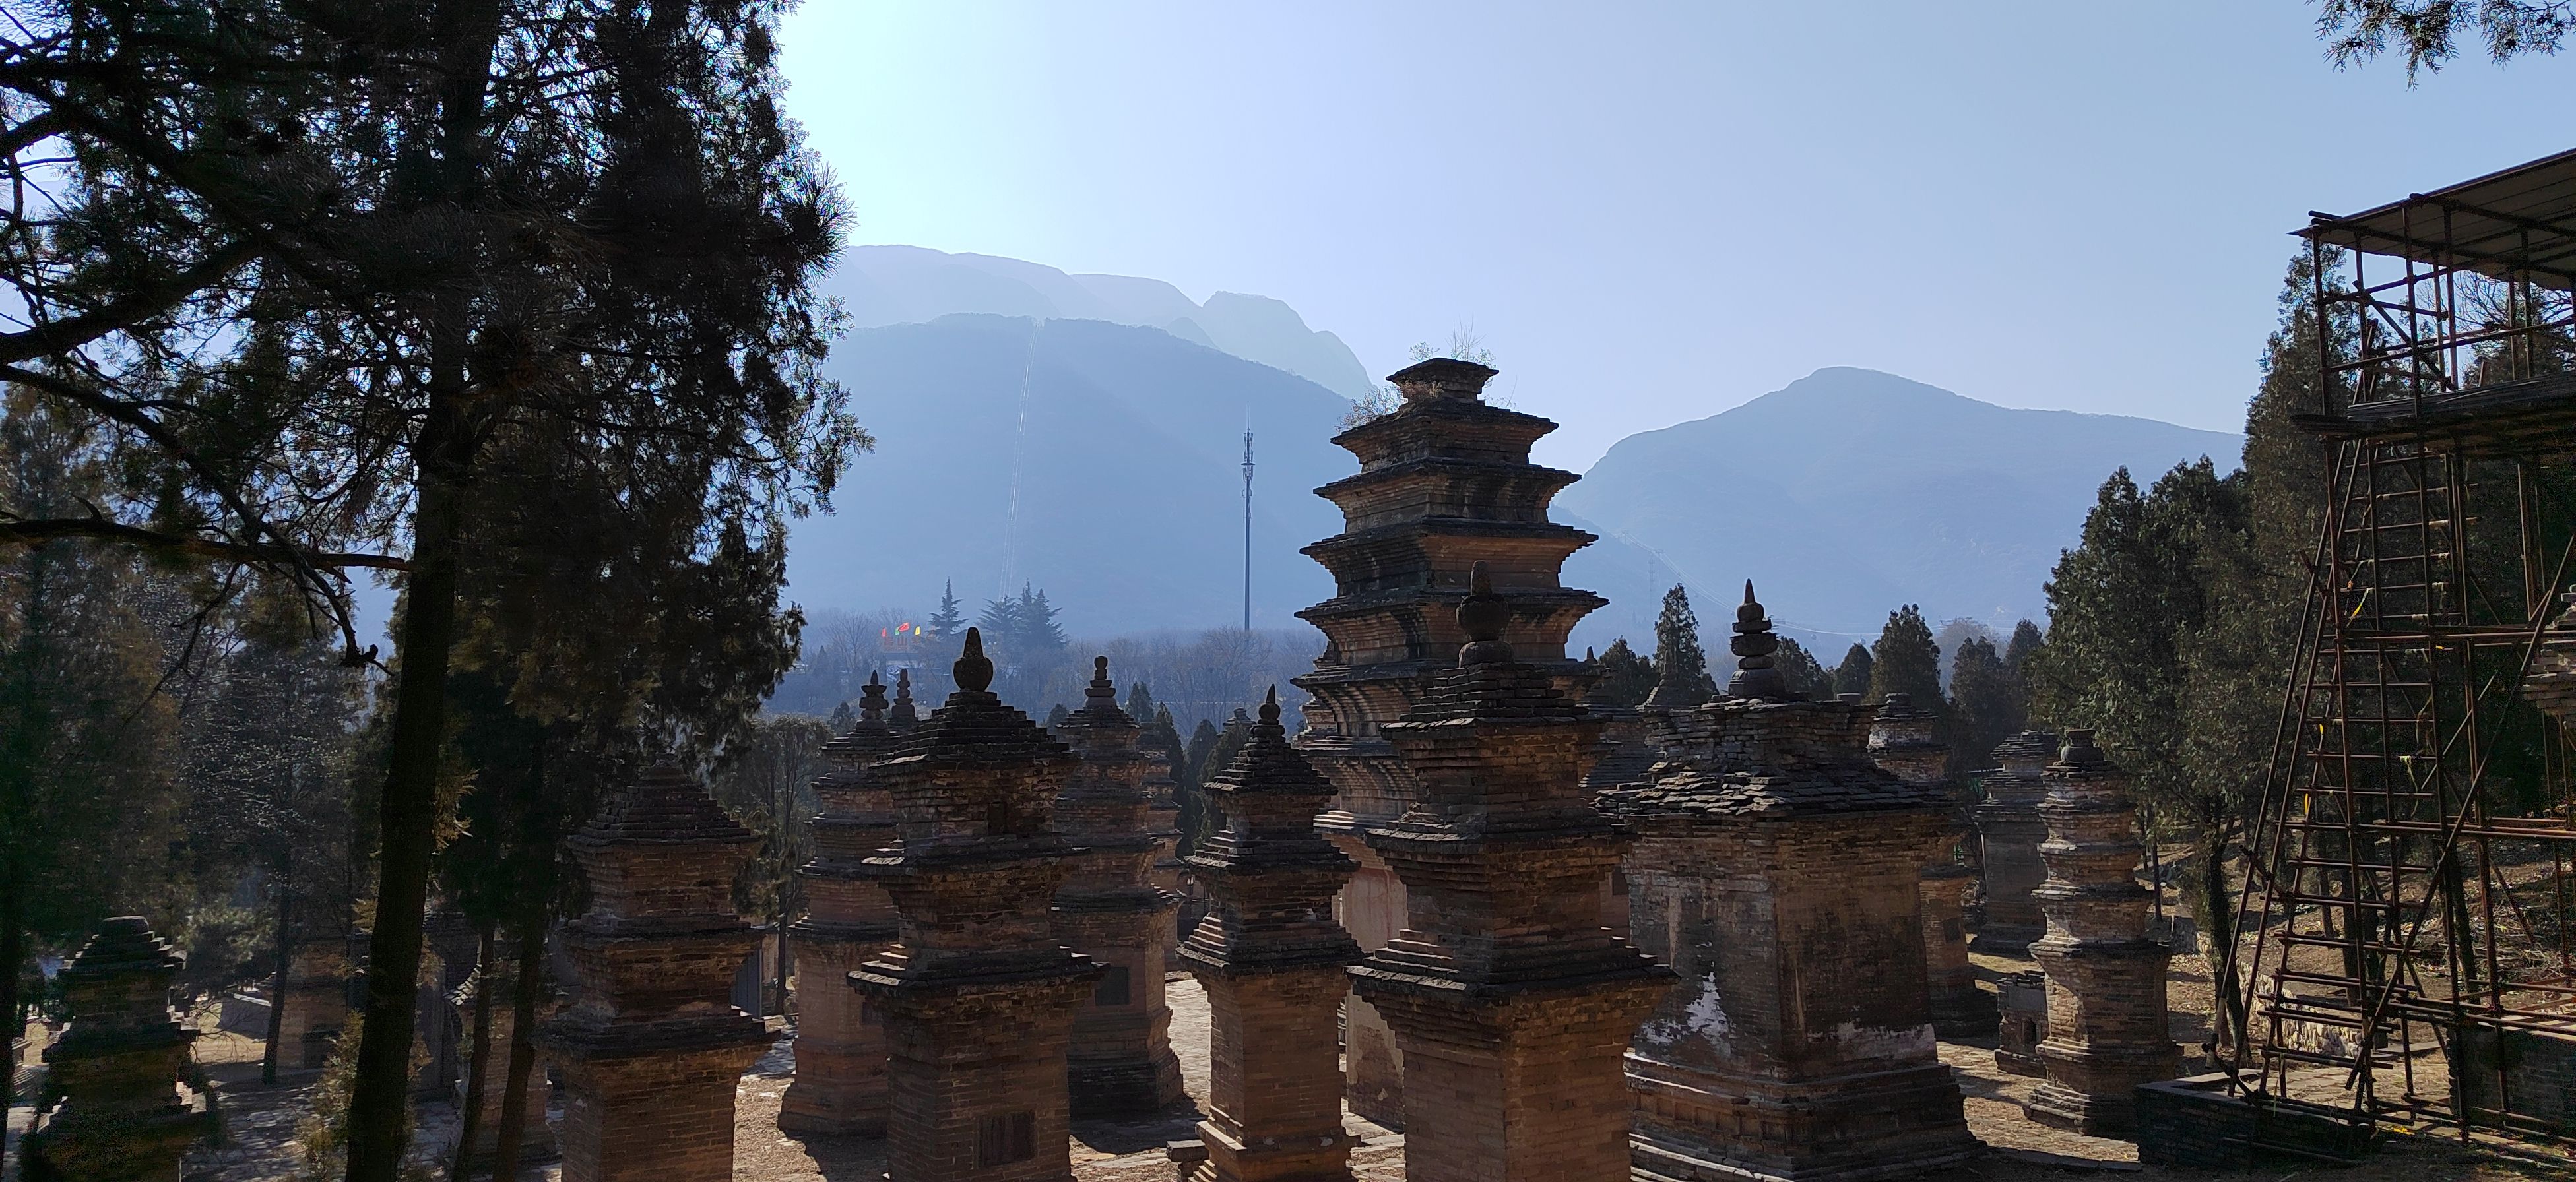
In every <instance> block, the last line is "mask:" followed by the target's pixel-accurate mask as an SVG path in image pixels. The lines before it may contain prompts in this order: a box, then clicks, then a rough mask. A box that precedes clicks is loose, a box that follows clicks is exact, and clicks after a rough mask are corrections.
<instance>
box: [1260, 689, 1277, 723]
mask: <svg viewBox="0 0 2576 1182" xmlns="http://www.w3.org/2000/svg"><path fill="white" fill-rule="evenodd" d="M1261 725H1263V726H1277V725H1279V683H1278V682H1275V681H1274V682H1272V683H1270V692H1268V693H1266V694H1263V695H1262V696H1261Z"/></svg>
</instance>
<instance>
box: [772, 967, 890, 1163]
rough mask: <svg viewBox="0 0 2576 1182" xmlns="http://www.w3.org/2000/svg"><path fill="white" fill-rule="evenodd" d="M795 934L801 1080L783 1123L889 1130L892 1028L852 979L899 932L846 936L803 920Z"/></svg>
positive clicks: (847, 1131)
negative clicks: (888, 1032) (889, 1038)
mask: <svg viewBox="0 0 2576 1182" xmlns="http://www.w3.org/2000/svg"><path fill="white" fill-rule="evenodd" d="M793 938H794V940H795V944H796V975H797V978H798V987H797V990H796V1004H797V1010H798V1012H797V1016H796V1078H795V1080H793V1081H792V1082H790V1083H789V1084H788V1085H787V1094H786V1095H785V1096H783V1097H781V1098H780V1100H779V1108H778V1127H779V1128H781V1129H785V1130H787V1131H788V1132H791V1133H819V1134H824V1135H827V1136H844V1137H882V1136H885V1131H886V1103H887V1095H886V1043H885V1027H884V1025H883V1023H882V1022H881V1021H879V1020H878V1019H877V1018H876V1016H875V1015H873V1014H870V1013H868V1012H867V1006H866V1001H865V999H864V998H861V997H860V996H859V995H858V993H856V992H855V991H853V990H852V989H851V988H850V987H849V980H850V974H851V973H852V972H853V971H855V970H856V969H857V968H858V967H859V966H860V965H861V964H863V963H865V962H866V961H867V959H868V958H869V957H872V956H875V955H877V954H878V953H879V952H881V951H883V950H884V948H885V947H886V945H887V944H889V943H892V942H893V933H892V932H891V931H886V932H875V931H870V932H867V933H864V934H859V935H839V934H831V933H826V932H824V931H822V930H819V929H817V928H814V927H812V926H810V925H807V924H799V925H797V927H796V928H795V931H794V937H793Z"/></svg>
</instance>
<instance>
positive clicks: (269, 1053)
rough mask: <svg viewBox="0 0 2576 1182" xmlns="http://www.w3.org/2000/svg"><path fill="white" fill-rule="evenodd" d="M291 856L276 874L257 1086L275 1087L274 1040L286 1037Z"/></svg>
mask: <svg viewBox="0 0 2576 1182" xmlns="http://www.w3.org/2000/svg"><path fill="white" fill-rule="evenodd" d="M293 858H294V855H293V854H291V853H290V854H288V855H287V861H286V862H285V863H284V864H282V865H280V866H279V867H278V871H277V978H276V984H274V985H271V986H269V990H268V1047H267V1048H266V1049H265V1050H262V1051H261V1052H260V1055H259V1082H261V1083H263V1084H266V1085H267V1086H269V1087H272V1088H273V1087H276V1086H277V1061H278V1055H279V1054H280V1052H279V1051H278V1048H277V1040H278V1039H279V1038H280V1037H283V1036H284V1035H285V1033H286V982H287V978H288V977H290V976H292V975H293V974H294V972H295V890H294V886H293V882H294V880H293V878H291V877H290V875H292V873H293V870H292V869H291V868H292V866H293V864H294V863H293Z"/></svg>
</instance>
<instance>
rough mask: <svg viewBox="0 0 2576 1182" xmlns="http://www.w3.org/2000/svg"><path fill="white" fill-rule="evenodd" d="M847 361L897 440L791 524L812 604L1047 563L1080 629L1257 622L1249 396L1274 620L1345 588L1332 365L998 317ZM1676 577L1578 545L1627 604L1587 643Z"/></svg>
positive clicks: (922, 330) (1641, 610)
mask: <svg viewBox="0 0 2576 1182" xmlns="http://www.w3.org/2000/svg"><path fill="white" fill-rule="evenodd" d="M830 366H831V371H832V373H833V375H834V376H835V377H837V378H839V379H840V380H841V381H842V382H843V383H844V384H845V385H847V386H848V387H849V388H850V391H851V395H852V403H853V410H854V411H855V412H856V413H857V415H858V417H859V421H860V422H861V423H863V424H865V425H866V426H867V428H868V430H869V431H870V432H871V433H872V434H874V435H875V436H876V440H877V447H876V450H875V451H874V452H872V453H870V454H868V455H864V456H861V457H859V458H858V460H857V461H856V462H855V463H853V464H852V466H851V468H850V472H849V476H848V478H847V479H846V480H845V481H844V482H843V484H842V487H841V491H840V492H839V494H838V495H837V496H836V497H835V500H836V502H837V504H838V506H839V512H838V513H836V514H833V515H828V516H816V517H811V518H808V519H806V520H804V521H800V522H798V523H796V525H795V526H794V528H793V532H792V533H791V534H790V535H789V540H790V544H789V551H788V552H789V561H788V573H789V577H790V588H789V595H790V597H791V598H793V599H795V600H796V601H797V602H799V603H801V604H804V605H805V606H806V607H808V608H816V609H821V608H840V609H846V610H852V611H868V610H873V609H875V608H879V607H900V608H904V609H907V610H910V611H913V612H916V613H922V614H927V613H928V612H929V611H930V609H931V607H932V606H933V605H935V604H936V603H937V601H938V596H939V589H940V585H941V583H942V581H943V580H947V579H955V580H956V582H957V593H958V595H959V597H960V598H963V599H966V600H967V601H968V602H969V604H970V606H980V605H981V604H982V602H983V601H984V600H986V599H989V598H992V597H994V596H996V595H998V594H999V593H1001V592H1002V591H1003V590H1004V589H1005V588H1007V589H1010V590H1017V589H1018V587H1019V585H1020V583H1021V582H1023V581H1026V582H1031V583H1035V584H1036V585H1038V586H1040V587H1044V588H1045V589H1046V591H1047V594H1048V596H1049V598H1050V599H1051V600H1052V601H1053V602H1054V603H1055V604H1056V605H1057V606H1058V607H1061V608H1063V609H1064V621H1065V624H1066V627H1067V628H1068V629H1070V630H1072V631H1075V632H1078V633H1084V634H1088V635H1094V636H1099V635H1113V634H1117V633H1125V632H1146V631H1156V630H1162V629H1197V628H1213V627H1226V626H1231V625H1234V624H1237V623H1239V622H1240V621H1241V619H1242V614H1241V613H1242V577H1243V532H1242V531H1243V500H1242V496H1243V477H1242V470H1241V464H1242V447H1243V426H1244V415H1245V411H1246V410H1247V409H1248V410H1249V411H1250V412H1251V415H1252V423H1253V430H1254V433H1255V440H1254V449H1255V455H1254V463H1255V465H1256V468H1255V498H1254V504H1255V513H1254V521H1253V603H1252V611H1253V623H1254V625H1255V626H1256V627H1264V628H1279V627H1299V628H1302V627H1303V625H1301V624H1299V623H1298V622H1297V620H1296V619H1295V616H1294V613H1295V612H1297V611H1298V610H1299V609H1301V608H1305V607H1307V606H1310V605H1312V604H1315V603H1317V602H1320V601H1322V600H1324V599H1326V598H1328V597H1330V596H1331V594H1332V580H1331V578H1330V577H1329V576H1328V575H1326V574H1325V572H1324V568H1323V567H1321V566H1318V565H1317V564H1316V563H1315V561H1314V560H1313V559H1310V558H1308V557H1306V556H1305V555H1304V554H1301V553H1299V552H1298V551H1299V549H1300V548H1301V547H1303V546H1305V545H1307V544H1308V543H1310V542H1313V541H1315V540H1317V539H1320V538H1324V537H1327V536H1330V535H1332V534H1335V533H1338V532H1340V530H1341V528H1342V518H1341V511H1340V510H1338V509H1336V508H1334V507H1333V504H1332V503H1331V502H1329V501H1326V500H1325V499H1324V498H1322V497H1319V496H1316V495H1315V493H1314V490H1315V488H1316V487H1318V486H1320V485H1323V484H1326V483H1329V482H1331V481H1334V480H1338V479H1340V478H1341V477H1344V476H1347V475H1349V474H1350V473H1351V472H1352V471H1354V470H1356V468H1357V462H1356V461H1355V460H1353V459H1352V457H1351V455H1350V453H1349V452H1346V451H1343V450H1342V449H1341V448H1339V447H1335V446H1334V445H1333V443H1332V437H1333V436H1334V435H1335V434H1336V433H1338V432H1339V431H1340V430H1341V420H1342V416H1343V415H1344V414H1346V413H1347V412H1348V411H1349V410H1350V403H1348V402H1346V401H1344V400H1343V399H1342V398H1340V397H1339V396H1337V395H1335V394H1333V393H1332V392H1330V391H1328V390H1325V389H1323V388H1322V387H1320V386H1317V385H1315V384H1314V383H1312V382H1308V381H1306V380H1304V379H1302V378H1298V377H1296V376H1294V375H1291V374H1287V373H1283V372H1281V371H1279V370H1276V369H1272V368H1269V367H1267V366H1262V365H1255V364H1253V363H1251V362H1248V361H1245V360H1243V359H1241V358H1239V357H1234V356H1231V355H1228V354H1226V353H1223V352H1219V351H1217V350H1213V349H1208V348H1203V347H1201V346H1198V345H1193V344H1190V343H1188V342H1186V341H1183V340H1180V339H1178V338H1176V337H1174V336H1172V335H1170V334H1168V333H1163V332H1158V331H1155V330H1152V329H1148V328H1138V327H1132V326H1127V325H1119V324H1110V323H1107V322H1103V321H1096V320H1045V321H1042V322H1041V321H1038V320H1035V319H1031V318H1007V317H1000V316H978V315H954V316H947V317H942V318H940V319H938V320H935V321H932V322H930V323H927V324H895V325H889V326H885V327H879V328H868V329H859V330H856V331H853V332H852V333H851V334H850V335H849V336H848V337H846V338H845V339H843V340H842V341H841V343H840V344H839V345H838V346H837V347H836V348H834V350H833V352H832V359H831V362H830ZM1015 492H1016V496H1015V495H1014V493H1015ZM1560 519H1563V520H1568V521H1570V522H1571V523H1572V524H1576V525H1583V524H1584V523H1583V522H1581V521H1579V520H1574V519H1571V518H1567V517H1564V516H1563V515H1560ZM1596 532H1597V531H1596ZM1674 577H1675V576H1674V575H1673V574H1672V572H1671V568H1670V567H1668V566H1665V565H1664V564H1662V563H1661V562H1660V561H1659V560H1657V559H1656V558H1655V557H1654V556H1653V555H1650V554H1647V553H1645V552H1644V551H1641V550H1638V549H1636V548H1634V547H1632V546H1628V545H1625V544H1624V543H1621V542H1618V541H1616V540H1615V539H1614V540H1609V541H1605V542H1602V543H1596V544H1595V545H1594V546H1592V547H1591V548H1589V549H1586V550H1585V551H1583V552H1582V553H1579V554H1577V555H1576V556H1575V557H1574V559H1573V560H1572V561H1571V562H1569V563H1568V564H1567V573H1566V578H1567V581H1568V582H1569V583H1570V584H1572V585H1574V586H1578V587H1586V588H1590V589H1592V590H1595V591H1598V592H1600V593H1602V594H1604V595H1607V596H1609V597H1611V599H1612V600H1613V601H1614V603H1613V606H1612V607H1610V608H1607V609H1604V610H1603V611H1602V612H1601V613H1598V614H1597V615H1596V617H1595V619H1596V622H1597V623H1598V625H1599V626H1600V627H1601V628H1606V629H1611V630H1609V631H1603V632H1602V634H1601V635H1599V636H1597V637H1591V636H1590V634H1591V632H1592V631H1593V630H1594V629H1593V628H1590V627H1587V629H1586V631H1585V632H1584V633H1579V634H1578V637H1577V639H1576V642H1575V643H1576V646H1577V651H1580V647H1581V646H1582V645H1583V644H1586V643H1593V644H1607V643H1609V638H1610V636H1611V635H1615V634H1617V632H1618V631H1621V630H1624V631H1626V632H1629V633H1632V634H1641V633H1642V629H1643V628H1645V627H1650V626H1651V623H1652V621H1653V619H1654V612H1655V605H1656V604H1657V603H1658V602H1659V601H1660V597H1661V596H1662V594H1663V589H1664V588H1665V587H1666V586H1669V585H1670V584H1671V582H1672V581H1673V579H1674ZM1629 617H1634V619H1633V620H1630V619H1629ZM1622 620H1628V624H1627V626H1626V627H1624V628H1618V627H1616V623H1617V622H1618V621H1622ZM1317 643H1318V645H1319V647H1320V644H1321V639H1320V637H1319V638H1318V641H1317Z"/></svg>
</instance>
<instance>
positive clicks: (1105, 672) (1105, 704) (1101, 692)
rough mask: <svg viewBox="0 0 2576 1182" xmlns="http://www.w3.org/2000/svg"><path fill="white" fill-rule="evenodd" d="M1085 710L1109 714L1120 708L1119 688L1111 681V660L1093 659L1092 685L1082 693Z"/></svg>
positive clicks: (1104, 658)
mask: <svg viewBox="0 0 2576 1182" xmlns="http://www.w3.org/2000/svg"><path fill="white" fill-rule="evenodd" d="M1082 697H1083V704H1082V708H1083V709H1085V710H1097V711H1100V712H1102V713H1107V712H1109V711H1112V710H1116V709H1117V708H1118V686H1117V685H1116V684H1115V683H1113V682H1111V681H1110V680H1109V658H1107V657H1093V658H1091V684H1090V685H1088V686H1085V687H1084V688H1083V691H1082Z"/></svg>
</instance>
